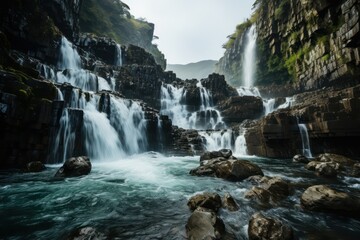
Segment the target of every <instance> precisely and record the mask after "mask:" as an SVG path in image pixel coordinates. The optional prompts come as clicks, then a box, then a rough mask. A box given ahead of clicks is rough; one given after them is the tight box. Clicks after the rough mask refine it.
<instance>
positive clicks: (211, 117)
mask: <svg viewBox="0 0 360 240" xmlns="http://www.w3.org/2000/svg"><path fill="white" fill-rule="evenodd" d="M196 86H197V87H198V88H199V92H200V99H201V103H200V110H199V111H193V112H190V111H188V110H187V106H186V105H185V104H183V103H184V102H185V99H186V91H185V89H184V87H180V88H177V87H174V86H173V85H171V84H163V85H162V86H161V110H160V113H161V114H163V115H168V116H169V118H170V119H171V120H172V123H173V125H176V126H179V127H181V128H185V129H197V130H204V129H216V128H220V127H223V126H224V125H225V124H224V122H223V121H222V117H221V114H220V112H219V111H218V110H217V109H215V108H213V107H212V106H213V103H212V97H211V94H210V93H209V91H208V90H207V89H206V88H204V87H203V86H202V85H201V82H200V81H199V82H198V83H197V85H196Z"/></svg>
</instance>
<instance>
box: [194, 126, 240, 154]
mask: <svg viewBox="0 0 360 240" xmlns="http://www.w3.org/2000/svg"><path fill="white" fill-rule="evenodd" d="M199 135H200V136H202V137H203V138H204V139H205V141H204V145H205V149H206V150H207V151H218V150H220V149H224V148H226V149H231V150H232V151H233V154H234V155H235V156H246V155H247V147H246V140H245V131H244V130H242V131H241V132H240V135H238V136H237V137H236V136H235V134H234V132H233V131H232V130H230V129H227V130H221V131H199Z"/></svg>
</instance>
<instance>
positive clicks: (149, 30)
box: [80, 0, 166, 68]
mask: <svg viewBox="0 0 360 240" xmlns="http://www.w3.org/2000/svg"><path fill="white" fill-rule="evenodd" d="M129 10H130V8H129V6H128V5H126V4H125V3H123V2H122V1H120V0H86V1H83V6H82V10H81V13H80V30H81V31H82V32H90V33H95V34H96V35H100V36H107V37H110V38H113V39H115V40H116V41H117V42H119V43H121V44H133V45H137V46H139V47H142V48H145V49H146V50H147V51H148V52H150V53H152V54H153V55H154V57H155V60H156V62H157V63H158V64H160V65H161V66H162V67H163V68H165V66H166V60H165V57H164V55H163V54H162V53H161V52H160V51H159V49H158V48H157V46H156V45H155V44H152V40H153V32H154V25H153V24H151V23H148V22H146V21H144V20H139V19H135V18H134V17H133V16H131V15H130V12H129Z"/></svg>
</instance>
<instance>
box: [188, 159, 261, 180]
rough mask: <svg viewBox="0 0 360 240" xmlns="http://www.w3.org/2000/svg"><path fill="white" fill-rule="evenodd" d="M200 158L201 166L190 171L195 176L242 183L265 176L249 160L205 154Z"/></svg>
mask: <svg viewBox="0 0 360 240" xmlns="http://www.w3.org/2000/svg"><path fill="white" fill-rule="evenodd" d="M204 155H205V156H206V157H204ZM204 155H203V156H202V157H200V159H202V160H201V162H200V166H199V167H197V168H195V169H192V170H191V171H190V174H191V175H194V176H213V177H218V178H223V179H226V180H229V181H242V180H244V179H246V178H248V177H250V176H255V175H264V174H263V172H262V170H261V169H260V168H259V166H257V165H256V164H254V163H251V162H250V161H247V160H238V159H236V158H235V157H233V156H228V155H227V156H228V157H227V158H225V157H224V155H223V153H221V152H219V153H217V154H216V153H213V154H209V153H204ZM209 155H211V156H220V157H214V158H211V159H209V160H205V159H207V158H208V156H209Z"/></svg>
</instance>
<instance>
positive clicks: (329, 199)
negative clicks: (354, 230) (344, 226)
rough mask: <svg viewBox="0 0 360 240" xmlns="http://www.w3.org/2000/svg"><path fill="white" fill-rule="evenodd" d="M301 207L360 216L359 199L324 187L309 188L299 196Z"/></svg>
mask: <svg viewBox="0 0 360 240" xmlns="http://www.w3.org/2000/svg"><path fill="white" fill-rule="evenodd" d="M301 206H302V207H303V208H305V209H307V210H311V211H321V212H332V213H336V214H341V215H351V216H360V199H359V198H356V197H353V196H350V195H349V194H347V193H345V192H340V191H336V190H334V189H331V188H329V187H327V186H325V185H315V186H311V187H309V188H308V189H306V190H305V192H304V193H303V194H302V196H301Z"/></svg>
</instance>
